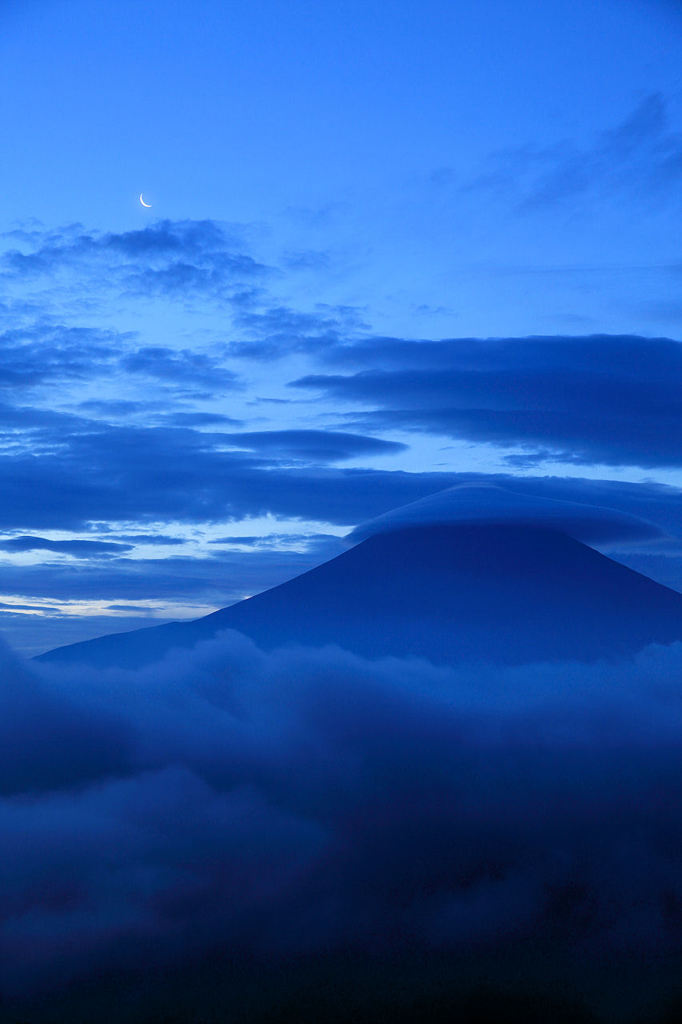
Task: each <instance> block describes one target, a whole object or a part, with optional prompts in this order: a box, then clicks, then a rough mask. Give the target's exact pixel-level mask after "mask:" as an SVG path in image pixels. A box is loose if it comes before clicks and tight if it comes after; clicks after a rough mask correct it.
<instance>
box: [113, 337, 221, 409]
mask: <svg viewBox="0 0 682 1024" xmlns="http://www.w3.org/2000/svg"><path fill="white" fill-rule="evenodd" d="M120 366H121V369H122V370H124V371H125V372H126V373H131V374H140V375H142V376H145V377H155V378H156V379H157V380H164V381H165V380H167V381H170V382H172V383H173V384H178V385H182V384H185V385H193V386H196V385H199V386H202V387H208V388H210V389H211V391H212V392H215V391H218V390H222V389H224V388H230V389H231V388H234V387H236V386H237V382H238V378H237V375H236V374H235V373H233V372H232V371H231V370H228V369H226V368H225V367H224V366H221V365H220V362H219V361H218V360H217V359H215V358H212V357H211V356H209V355H207V354H206V353H205V352H192V351H190V350H189V349H172V348H164V347H163V346H161V345H148V346H145V347H143V348H138V349H137V350H136V351H134V352H130V353H129V354H128V355H125V356H123V358H122V359H121V360H120ZM218 418H219V417H212V419H213V420H216V419H218Z"/></svg>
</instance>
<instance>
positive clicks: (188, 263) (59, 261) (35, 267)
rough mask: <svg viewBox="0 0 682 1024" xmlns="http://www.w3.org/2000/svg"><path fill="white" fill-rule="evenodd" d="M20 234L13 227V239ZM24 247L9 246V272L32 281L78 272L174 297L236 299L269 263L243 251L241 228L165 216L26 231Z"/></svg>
mask: <svg viewBox="0 0 682 1024" xmlns="http://www.w3.org/2000/svg"><path fill="white" fill-rule="evenodd" d="M16 238H17V233H16V232H14V233H13V239H16ZM18 238H19V241H21V242H22V243H23V248H15V249H10V250H9V251H7V252H6V253H5V255H4V258H3V263H2V266H3V267H4V272H5V276H6V277H8V278H16V277H21V278H22V279H24V280H25V279H26V278H27V277H30V276H33V277H35V278H40V277H42V276H45V275H51V276H52V277H53V278H56V277H57V276H58V275H59V274H60V273H61V272H63V271H67V272H68V271H73V270H77V271H78V273H79V275H80V277H81V282H82V280H83V278H88V279H92V278H96V279H97V280H98V281H99V282H100V284H101V285H103V286H105V287H111V286H112V285H113V284H114V283H115V284H117V285H118V286H119V287H124V288H126V289H128V290H131V291H133V292H135V293H138V294H139V293H144V294H150V293H152V294H160V295H165V296H167V297H169V298H173V297H186V296H189V295H192V294H198V295H204V296H205V295H212V296H214V297H216V298H219V297H223V298H228V297H229V295H230V293H231V290H233V289H236V290H237V292H238V293H241V292H243V290H244V288H245V287H250V286H251V283H252V282H253V280H254V279H257V278H261V277H263V276H266V275H267V274H268V268H266V267H265V266H264V265H263V264H261V263H258V262H257V261H256V260H255V259H254V258H253V257H252V256H250V255H248V254H247V253H245V252H243V251H241V246H243V238H242V237H241V232H240V231H238V230H237V229H234V228H231V227H230V226H229V225H225V224H222V223H219V222H217V221H212V220H203V221H193V220H178V221H171V220H159V221H156V222H155V223H153V224H150V225H148V226H147V227H145V228H141V229H139V230H135V231H124V232H98V231H94V230H88V229H86V228H84V227H83V225H81V224H75V225H71V226H69V227H64V228H60V229H57V230H54V231H47V230H43V231H41V230H34V231H31V232H26V233H23V234H20V235H19V236H18Z"/></svg>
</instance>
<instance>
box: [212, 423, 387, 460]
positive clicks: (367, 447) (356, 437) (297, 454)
mask: <svg viewBox="0 0 682 1024" xmlns="http://www.w3.org/2000/svg"><path fill="white" fill-rule="evenodd" d="M224 436H225V439H226V440H227V441H229V442H231V443H232V444H234V445H235V447H238V448H241V449H245V450H247V451H253V452H259V453H261V454H265V455H268V454H270V453H273V454H275V455H276V456H277V457H278V458H279V459H282V458H286V457H289V458H295V459H300V460H302V461H305V462H309V463H313V464H320V463H325V462H340V461H342V460H344V459H352V458H356V457H358V456H361V455H391V454H394V453H397V452H402V451H405V450H406V449H407V445H405V444H400V443H399V442H398V441H384V440H382V439H380V438H377V437H364V436H362V435H361V434H347V433H341V432H339V431H333V430H259V431H251V432H248V431H244V433H240V434H225V435H224Z"/></svg>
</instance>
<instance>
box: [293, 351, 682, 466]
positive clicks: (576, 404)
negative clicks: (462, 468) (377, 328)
mask: <svg viewBox="0 0 682 1024" xmlns="http://www.w3.org/2000/svg"><path fill="white" fill-rule="evenodd" d="M331 358H332V359H333V360H334V361H336V362H340V361H342V360H345V361H346V364H347V365H348V364H350V365H353V363H354V364H355V366H356V367H358V366H361V367H363V368H361V369H357V372H355V373H352V374H338V373H337V374H330V373H325V374H309V375H307V376H305V377H302V378H299V379H298V380H295V381H293V382H292V385H293V386H294V387H297V388H305V389H308V390H314V391H317V392H318V393H319V392H321V393H322V394H324V395H326V396H327V397H329V398H331V399H336V400H340V401H343V402H346V403H348V404H351V405H356V406H361V407H362V409H363V412H362V413H360V414H358V415H355V416H354V417H353V420H354V423H357V424H362V425H364V426H365V429H375V430H376V429H379V430H390V429H402V430H406V429H407V430H409V429H412V430H415V429H416V430H420V431H425V432H432V433H436V434H445V435H448V436H450V437H455V438H461V439H465V440H469V441H474V442H479V443H486V444H493V445H496V446H500V447H509V446H514V445H519V446H521V445H522V446H524V447H525V448H527V453H526V454H525V455H524V460H525V462H526V464H532V462H533V461H535V462H536V463H537V462H542V461H544V460H545V459H546V458H547V457H548V456H551V457H552V458H555V459H560V460H562V461H565V462H570V463H574V464H589V463H594V462H597V463H603V464H607V465H637V466H642V467H646V468H650V467H660V466H680V465H682V397H681V396H682V344H680V343H679V342H677V341H673V340H670V339H667V338H641V337H637V336H629V335H592V336H586V337H558V336H554V337H529V338H494V339H488V340H477V339H470V338H462V339H453V340H445V341H442V342H408V341H394V340H393V339H375V340H370V341H368V342H366V343H358V344H357V345H349V346H347V348H346V350H345V351H343V350H342V351H340V352H337V353H335V354H334V355H333V356H332V357H331ZM367 366H370V367H371V368H364V367H367ZM367 406H370V409H369V410H368V411H365V410H367ZM371 406H374V408H371Z"/></svg>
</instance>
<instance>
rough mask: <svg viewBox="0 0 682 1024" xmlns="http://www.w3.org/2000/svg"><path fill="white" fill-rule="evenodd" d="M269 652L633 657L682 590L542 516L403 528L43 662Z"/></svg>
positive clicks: (497, 658) (679, 634)
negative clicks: (200, 613)
mask: <svg viewBox="0 0 682 1024" xmlns="http://www.w3.org/2000/svg"><path fill="white" fill-rule="evenodd" d="M227 629H232V630H238V631H239V632H241V633H244V634H246V636H248V637H250V638H252V639H253V640H254V641H255V642H256V644H258V645H259V646H260V647H262V648H264V649H266V650H272V649H274V648H276V647H280V646H283V645H286V644H303V645H308V646H315V647H319V646H323V645H327V644H336V645H338V646H340V647H343V648H346V649H348V650H350V651H353V652H356V653H358V654H360V655H363V656H366V657H371V658H376V657H383V656H391V655H392V656H397V657H419V658H426V659H428V660H429V661H431V662H434V663H435V664H457V663H461V662H469V663H471V662H486V663H492V664H500V665H513V664H523V663H527V662H533V661H558V660H566V659H575V660H579V661H594V660H597V659H599V658H620V657H625V656H629V655H632V654H633V653H635V652H636V651H638V650H640V649H641V648H643V647H645V646H646V645H647V644H650V643H654V642H655V643H660V644H669V643H672V642H674V641H676V640H682V595H681V594H679V593H677V592H676V591H673V590H670V589H668V588H667V587H664V586H662V585H660V584H658V583H655V582H654V581H653V580H650V579H648V578H647V577H646V576H643V575H641V574H640V573H637V572H635V571H633V570H632V569H628V568H626V567H625V566H623V565H621V564H620V563H618V562H615V561H613V560H612V559H610V558H608V557H607V556H606V555H603V554H600V553H599V552H598V551H595V550H594V549H593V548H591V547H589V546H587V545H586V544H584V543H582V542H581V541H580V540H577V539H576V538H575V537H572V536H569V535H568V534H567V533H565V532H563V531H562V530H561V529H555V528H551V527H548V526H547V525H546V524H545V523H542V524H541V525H537V524H534V523H532V522H520V523H518V522H499V521H498V522H480V523H474V522H455V523H435V524H434V523H416V524H411V525H410V524H408V525H405V526H402V525H397V526H396V527H395V528H388V529H386V530H385V531H384V532H378V533H371V532H370V535H369V536H368V537H366V539H364V540H362V541H361V542H360V543H358V544H357V545H356V546H355V547H352V548H351V549H350V550H348V551H346V552H344V553H343V554H341V555H338V556H337V557H336V558H333V559H331V560H330V561H328V562H325V563H324V564H323V565H320V566H318V567H317V568H315V569H311V570H310V571H308V572H305V573H303V574H302V575H300V576H297V577H296V578H295V579H292V580H290V581H288V582H286V583H283V584H281V585H280V586H277V587H273V588H272V589H271V590H267V591H265V592H263V593H261V594H258V595H257V596H254V597H251V598H248V599H247V600H244V601H240V602H239V603H237V604H234V605H232V606H230V607H228V608H223V609H221V610H220V611H217V612H214V613H212V614H211V615H207V616H205V617H203V618H201V619H196V620H194V621H191V622H172V623H167V624H165V625H162V626H155V627H150V628H147V629H142V630H136V631H134V632H130V633H119V634H112V635H109V636H105V637H101V638H99V639H96V640H90V641H86V642H84V643H78V644H72V645H69V646H67V647H60V648H57V649H55V650H53V651H49V652H48V653H47V654H43V655H41V656H40V657H39V658H38V659H37V660H39V661H49V662H55V663H79V662H81V663H87V664H91V665H97V666H121V667H127V668H134V667H139V666H143V665H148V664H150V663H152V662H154V661H156V660H158V659H160V658H162V657H163V656H164V655H166V654H167V653H168V652H170V651H172V650H173V649H174V648H189V647H192V646H194V645H195V644H197V643H198V642H200V641H202V640H208V639H210V638H212V637H215V636H216V635H217V634H218V633H220V632H221V631H223V630H227Z"/></svg>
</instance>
